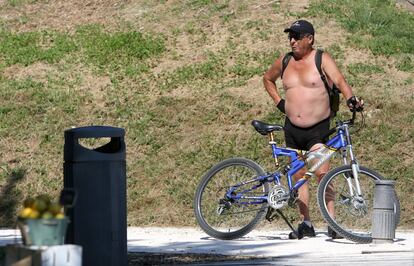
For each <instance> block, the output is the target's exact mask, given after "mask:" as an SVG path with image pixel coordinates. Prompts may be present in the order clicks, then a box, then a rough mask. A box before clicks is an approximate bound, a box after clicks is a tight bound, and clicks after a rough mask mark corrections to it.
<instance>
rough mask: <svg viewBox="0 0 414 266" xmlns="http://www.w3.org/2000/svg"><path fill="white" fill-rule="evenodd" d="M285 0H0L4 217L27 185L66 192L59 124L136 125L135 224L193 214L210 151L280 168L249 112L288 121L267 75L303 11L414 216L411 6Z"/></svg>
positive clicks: (132, 134) (369, 156)
mask: <svg viewBox="0 0 414 266" xmlns="http://www.w3.org/2000/svg"><path fill="white" fill-rule="evenodd" d="M288 2H289V1H281V2H280V3H279V2H278V1H255V2H254V3H252V2H251V1H247V0H243V1H213V0H182V1H178V0H177V1H158V2H154V1H145V0H141V1H127V2H125V1H109V0H106V1H89V2H88V3H89V4H83V5H80V4H76V3H74V2H71V1H56V3H55V4H53V3H51V2H48V1H28V0H27V1H25V0H20V1H16V0H14V1H7V2H0V5H2V6H1V12H0V101H1V102H0V119H1V125H0V136H1V138H0V167H1V168H0V183H1V184H2V187H1V189H2V193H1V195H0V197H1V201H0V209H1V212H0V213H1V214H0V215H1V216H0V218H1V220H0V221H1V225H10V224H11V223H12V221H13V219H14V215H15V212H16V210H17V209H18V208H19V204H18V202H21V199H22V198H24V197H25V196H26V195H34V194H39V193H42V192H45V191H46V192H48V193H50V194H52V195H57V193H58V191H59V189H60V188H61V187H62V183H63V181H62V180H63V174H62V164H63V142H64V140H63V131H64V130H65V129H68V128H70V127H71V126H76V127H77V126H83V125H91V124H94V125H100V124H104V125H112V126H118V127H123V128H125V129H126V132H127V137H126V142H127V156H128V161H127V162H128V173H127V175H128V221H129V224H131V225H194V218H193V212H192V206H191V203H192V198H193V194H194V191H195V187H196V185H197V183H198V181H199V179H200V177H201V175H202V174H203V172H205V171H206V170H207V169H208V168H209V167H210V166H211V165H212V164H214V163H216V162H218V161H219V160H221V159H224V158H227V157H230V156H234V155H237V156H245V157H249V158H252V159H255V160H257V161H258V162H260V163H261V164H262V165H263V166H264V167H265V168H268V169H270V168H271V166H272V165H271V160H270V158H269V156H270V152H269V150H268V147H267V143H266V139H264V138H262V137H261V136H259V135H258V134H256V133H255V132H254V131H253V130H252V128H251V126H250V121H251V120H252V119H262V120H266V121H268V122H278V123H282V121H283V118H282V116H281V115H280V114H279V113H277V112H276V109H275V107H274V105H273V104H272V102H271V101H270V99H269V97H268V96H267V95H266V93H265V91H264V89H263V86H262V84H261V75H262V74H263V72H264V71H265V70H266V69H267V68H268V66H269V65H270V64H271V63H272V61H273V60H274V58H275V57H276V56H277V55H279V54H280V53H284V52H286V51H288V49H289V48H288V44H287V40H286V36H285V35H284V34H283V33H282V29H283V28H284V27H285V26H287V25H289V24H290V23H291V22H292V21H293V20H295V19H296V18H297V17H305V18H307V19H309V20H311V21H312V22H313V23H314V25H315V27H316V31H317V35H316V46H318V47H323V48H324V49H326V50H327V51H329V52H330V53H331V54H332V55H334V57H335V58H336V59H337V62H338V65H339V66H340V67H341V69H342V70H343V72H344V74H345V76H346V77H347V79H348V81H349V83H350V84H351V85H352V87H353V88H354V91H355V92H356V94H357V95H360V96H362V97H363V98H364V99H365V101H366V124H367V126H366V127H365V128H364V129H363V130H361V131H360V132H358V134H356V135H355V137H354V142H355V144H356V145H357V154H358V155H359V160H360V162H361V163H362V164H364V165H366V166H370V167H372V168H374V169H376V170H378V171H379V172H381V173H383V174H384V176H386V177H387V178H392V179H397V180H398V183H397V184H398V185H397V190H398V194H399V195H400V198H401V201H402V208H403V214H402V225H403V226H405V227H411V228H412V226H413V225H414V220H413V219H412V217H413V215H412V214H413V207H414V205H413V203H412V201H410V200H409V198H410V196H409V195H412V193H413V192H414V191H413V188H412V187H409V186H407V185H404V183H405V184H412V183H413V174H412V173H413V172H414V168H413V159H412V157H411V155H410V150H412V149H413V148H414V145H413V142H412V138H413V134H414V133H413V127H412V123H413V120H414V116H413V114H414V110H413V109H414V108H413V106H412V100H413V98H414V89H413V86H414V85H413V82H414V80H413V70H414V55H413V53H414V51H413V46H412V45H413V43H414V40H413V37H412V35H411V36H410V35H407V34H406V33H409V32H413V31H412V30H407V31H404V32H400V27H397V26H393V25H401V24H398V23H402V22H401V21H403V22H404V23H407V26H406V27H411V29H412V27H413V25H414V23H412V21H413V15H412V14H408V13H405V12H403V13H400V14H399V15H398V16H395V15H394V14H393V13H390V12H391V11H392V12H395V10H394V5H393V3H391V2H390V3H389V5H386V4H385V5H384V4H381V5H380V7H378V6H375V5H379V4H378V3H377V2H376V1H367V2H371V3H374V4H372V6H371V7H367V6H361V4H356V3H357V2H358V3H359V1H351V0H348V1H315V2H313V3H312V5H311V7H310V8H309V9H304V8H303V6H306V1H303V4H302V5H301V4H300V1H298V3H299V4H297V5H293V4H289V3H288ZM381 2H384V1H381ZM350 6H352V7H355V8H354V9H352V10H350V8H349V7H350ZM378 10H379V11H380V12H381V13H380V14H376V15H375V16H374V15H372V12H374V14H375V12H377V11H378ZM304 11H305V12H304ZM370 11H372V12H370ZM63 14H64V15H63ZM361 19H362V20H363V21H365V22H366V23H359V21H361ZM397 20H400V21H397ZM367 26H368V28H366V27H367ZM401 28H402V27H401ZM384 31H385V32H384ZM386 32H392V33H393V34H395V35H396V36H398V38H395V36H392V35H389V34H388V33H386ZM395 39H398V40H399V41H398V42H397V43H395V42H393V40H395ZM384 44H385V45H384ZM384 47H385V48H384ZM341 112H342V113H341V114H340V115H342V116H345V117H346V115H347V113H346V110H345V108H342V111H341ZM279 140H280V141H282V137H281V136H280V138H279ZM91 145H96V144H94V143H91ZM313 209H314V215H313V216H314V217H315V219H316V220H317V217H318V216H319V215H318V214H317V213H316V212H317V211H316V207H314V208H313ZM289 216H290V217H292V218H295V217H296V216H295V212H294V211H290V213H289ZM319 221H320V218H319Z"/></svg>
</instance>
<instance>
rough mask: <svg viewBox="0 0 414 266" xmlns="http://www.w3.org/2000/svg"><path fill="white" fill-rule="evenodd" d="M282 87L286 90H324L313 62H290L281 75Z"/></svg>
mask: <svg viewBox="0 0 414 266" xmlns="http://www.w3.org/2000/svg"><path fill="white" fill-rule="evenodd" d="M282 83H283V87H284V88H285V89H286V90H289V89H295V88H309V89H312V88H315V89H319V88H324V84H323V81H322V80H321V77H320V74H319V72H318V70H317V69H316V66H315V62H314V61H313V60H312V61H310V62H300V63H298V62H295V61H293V62H290V63H289V65H288V66H287V68H286V69H285V72H284V74H283V80H282Z"/></svg>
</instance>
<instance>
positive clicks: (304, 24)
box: [284, 19, 315, 35]
mask: <svg viewBox="0 0 414 266" xmlns="http://www.w3.org/2000/svg"><path fill="white" fill-rule="evenodd" d="M284 32H289V33H290V32H295V33H299V34H309V35H315V30H314V29H313V26H312V24H311V23H310V22H309V21H306V20H303V19H300V20H297V21H295V22H293V24H292V25H290V27H289V28H286V29H285V30H284Z"/></svg>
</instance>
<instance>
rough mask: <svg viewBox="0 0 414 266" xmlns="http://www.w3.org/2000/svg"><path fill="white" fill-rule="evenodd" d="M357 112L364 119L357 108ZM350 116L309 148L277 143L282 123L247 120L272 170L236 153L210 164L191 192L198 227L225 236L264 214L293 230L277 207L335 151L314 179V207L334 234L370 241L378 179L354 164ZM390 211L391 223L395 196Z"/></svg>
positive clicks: (292, 198) (242, 231) (241, 231)
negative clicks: (268, 151)
mask: <svg viewBox="0 0 414 266" xmlns="http://www.w3.org/2000/svg"><path fill="white" fill-rule="evenodd" d="M361 116H362V121H364V119H363V114H362V112H361ZM355 117H356V112H355V111H354V112H353V114H352V118H351V119H349V120H346V121H340V120H339V121H337V122H336V126H335V127H334V128H332V129H330V130H329V132H328V133H327V134H326V135H325V137H324V138H325V139H328V138H329V136H331V135H332V134H334V133H336V134H335V135H334V136H333V137H332V138H329V139H328V140H327V141H326V142H325V144H324V146H323V147H322V148H320V149H318V150H316V151H311V152H309V151H302V150H296V149H291V148H283V147H279V146H277V143H276V142H275V137H274V132H277V131H282V130H283V127H282V126H281V125H277V124H267V123H264V122H261V121H257V120H253V121H252V126H253V127H254V128H255V130H256V131H257V132H258V133H260V134H261V135H267V136H269V144H270V146H271V148H272V155H273V159H274V163H275V166H276V169H277V170H276V171H275V172H270V173H266V172H265V171H264V170H263V168H262V167H261V166H260V165H259V164H257V163H256V162H254V161H252V160H250V159H246V158H240V157H236V158H230V159H227V160H224V161H221V162H219V163H218V164H216V165H214V166H213V167H212V168H211V169H210V170H208V171H207V172H206V173H205V175H204V176H203V178H202V179H201V182H200V183H199V185H198V187H197V190H196V193H195V198H194V211H195V216H196V219H197V222H198V224H199V225H200V227H201V228H202V229H203V230H204V232H206V233H207V234H208V235H210V236H211V237H214V238H217V239H223V240H231V239H237V238H240V237H243V236H244V235H246V234H247V233H249V232H250V231H252V230H253V229H254V228H255V227H256V226H257V225H258V223H259V222H260V221H261V220H262V219H263V218H264V217H265V216H266V218H267V219H268V220H269V221H271V220H272V219H273V218H274V216H275V215H279V216H280V217H282V218H283V219H284V221H285V222H286V223H287V224H288V226H289V227H290V228H291V229H292V230H294V228H293V226H292V225H291V224H290V222H289V221H288V220H287V219H286V217H285V216H284V215H283V213H282V212H281V209H282V208H283V207H285V206H286V205H288V206H291V207H293V206H295V203H296V200H297V197H298V189H299V187H301V186H302V185H303V184H304V183H306V182H307V181H308V180H309V178H311V177H313V176H314V171H315V170H316V169H318V167H319V166H320V165H322V164H323V163H324V162H326V161H328V160H329V159H330V158H331V157H332V156H333V155H335V154H339V156H340V157H341V158H342V162H343V165H342V166H339V167H336V168H333V169H331V170H330V171H329V172H328V173H327V174H326V175H325V176H324V177H323V178H322V179H321V181H320V183H319V186H318V192H317V200H318V206H319V209H320V211H321V213H322V216H323V218H324V220H325V221H326V222H327V224H328V225H329V226H330V227H331V228H332V229H333V230H334V231H336V232H337V233H338V234H339V235H341V236H343V237H345V238H346V239H348V240H351V241H354V242H357V243H369V242H371V241H372V237H371V233H370V231H369V230H370V229H371V213H372V204H373V193H374V186H375V183H374V180H380V179H384V178H383V177H382V176H381V175H380V174H379V173H377V172H375V171H373V170H371V169H369V168H367V167H364V166H361V165H359V163H358V162H357V160H356V158H355V154H354V152H353V146H352V141H351V135H350V131H349V128H350V127H351V126H353V125H354V121H355ZM281 156H287V157H289V158H290V162H289V163H287V164H283V165H281V164H279V160H278V157H281ZM348 157H349V158H348ZM304 166H307V167H308V172H307V173H306V174H305V175H304V177H303V178H301V179H299V180H298V181H297V182H296V183H293V181H292V176H293V175H294V174H295V173H296V172H298V171H299V170H300V169H301V168H303V167H304ZM282 177H285V178H286V180H287V187H286V186H284V185H282V183H281V180H282ZM272 183H273V186H271V184H272ZM327 196H328V197H327ZM331 200H333V203H334V208H335V216H333V215H331V214H330V213H329V211H328V202H329V201H331ZM394 213H395V216H396V225H397V224H398V222H399V219H400V203H399V200H398V197H397V195H395V197H394Z"/></svg>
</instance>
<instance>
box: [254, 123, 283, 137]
mask: <svg viewBox="0 0 414 266" xmlns="http://www.w3.org/2000/svg"><path fill="white" fill-rule="evenodd" d="M252 126H253V127H254V129H256V131H257V132H259V133H260V134H262V135H267V134H269V133H270V132H273V131H281V130H283V127H282V126H281V125H277V124H274V125H272V124H267V123H264V122H261V121H258V120H253V121H252Z"/></svg>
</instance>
